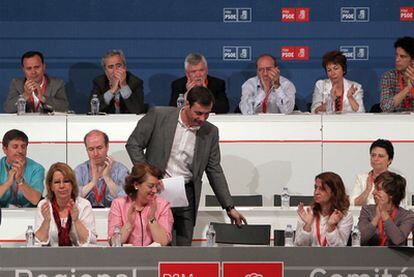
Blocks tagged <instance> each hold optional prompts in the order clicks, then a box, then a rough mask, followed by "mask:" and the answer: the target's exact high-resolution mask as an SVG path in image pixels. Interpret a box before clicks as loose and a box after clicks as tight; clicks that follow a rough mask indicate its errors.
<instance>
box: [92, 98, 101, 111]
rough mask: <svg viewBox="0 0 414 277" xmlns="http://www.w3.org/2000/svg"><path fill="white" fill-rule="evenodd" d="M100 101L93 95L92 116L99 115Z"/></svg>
mask: <svg viewBox="0 0 414 277" xmlns="http://www.w3.org/2000/svg"><path fill="white" fill-rule="evenodd" d="M99 104H100V103H99V99H98V95H97V94H94V95H92V99H91V114H92V115H97V114H98V113H99Z"/></svg>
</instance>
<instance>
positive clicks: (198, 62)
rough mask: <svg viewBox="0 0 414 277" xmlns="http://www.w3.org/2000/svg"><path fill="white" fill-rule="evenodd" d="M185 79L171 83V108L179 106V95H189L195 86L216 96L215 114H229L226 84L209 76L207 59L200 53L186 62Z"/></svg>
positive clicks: (188, 57) (192, 54) (194, 54)
mask: <svg viewBox="0 0 414 277" xmlns="http://www.w3.org/2000/svg"><path fill="white" fill-rule="evenodd" d="M184 69H185V77H182V78H180V79H177V80H175V81H173V82H172V83H171V98H170V106H173V107H176V106H177V98H178V95H179V94H187V93H188V91H190V89H192V88H193V87H195V86H201V87H206V88H208V89H209V90H210V91H211V92H212V93H213V96H214V99H215V103H214V106H213V109H212V112H213V113H217V114H220V113H221V114H223V113H228V112H229V100H228V99H227V95H226V83H225V82H224V81H223V80H222V79H219V78H216V77H212V76H210V75H208V67H207V61H206V58H205V57H204V56H203V55H201V54H199V53H191V54H189V55H188V56H187V57H186V58H185V61H184Z"/></svg>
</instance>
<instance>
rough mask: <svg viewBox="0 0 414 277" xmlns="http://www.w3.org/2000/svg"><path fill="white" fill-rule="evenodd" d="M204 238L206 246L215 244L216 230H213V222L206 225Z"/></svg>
mask: <svg viewBox="0 0 414 277" xmlns="http://www.w3.org/2000/svg"><path fill="white" fill-rule="evenodd" d="M206 238H207V246H208V247H213V246H215V245H216V230H214V227H213V224H210V225H209V226H208V229H207V232H206Z"/></svg>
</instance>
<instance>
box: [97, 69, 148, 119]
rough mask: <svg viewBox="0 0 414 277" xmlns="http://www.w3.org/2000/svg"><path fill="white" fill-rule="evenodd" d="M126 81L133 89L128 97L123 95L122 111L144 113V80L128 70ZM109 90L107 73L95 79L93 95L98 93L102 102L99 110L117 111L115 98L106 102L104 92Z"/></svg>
mask: <svg viewBox="0 0 414 277" xmlns="http://www.w3.org/2000/svg"><path fill="white" fill-rule="evenodd" d="M126 81H127V84H128V86H129V88H130V89H131V91H132V94H131V96H130V97H129V98H128V99H123V98H122V97H121V99H120V100H121V101H120V102H121V113H134V114H140V113H144V81H142V80H141V79H140V78H138V77H136V76H135V75H133V74H132V73H131V72H129V71H127V76H126ZM108 90H109V80H108V78H107V77H106V75H105V74H103V75H100V76H98V77H96V78H95V79H94V80H93V88H92V91H91V95H90V96H89V101H90V100H91V98H92V95H94V94H97V95H98V98H99V102H100V107H99V110H100V111H101V112H106V113H115V99H112V100H111V102H110V103H109V105H107V104H106V103H105V100H104V97H103V95H104V93H105V92H107V91H108Z"/></svg>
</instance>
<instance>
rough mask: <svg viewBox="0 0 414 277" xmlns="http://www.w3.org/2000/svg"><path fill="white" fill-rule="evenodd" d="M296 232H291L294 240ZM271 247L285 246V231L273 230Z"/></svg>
mask: <svg viewBox="0 0 414 277" xmlns="http://www.w3.org/2000/svg"><path fill="white" fill-rule="evenodd" d="M295 236H296V231H295V230H293V237H294V238H295ZM273 245H274V246H285V230H276V229H275V230H273Z"/></svg>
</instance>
